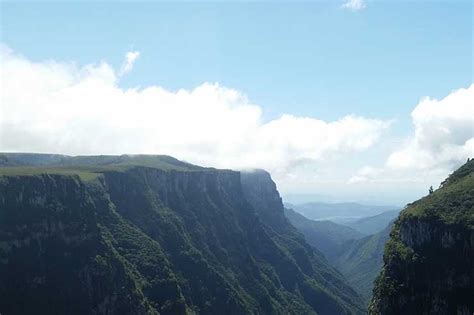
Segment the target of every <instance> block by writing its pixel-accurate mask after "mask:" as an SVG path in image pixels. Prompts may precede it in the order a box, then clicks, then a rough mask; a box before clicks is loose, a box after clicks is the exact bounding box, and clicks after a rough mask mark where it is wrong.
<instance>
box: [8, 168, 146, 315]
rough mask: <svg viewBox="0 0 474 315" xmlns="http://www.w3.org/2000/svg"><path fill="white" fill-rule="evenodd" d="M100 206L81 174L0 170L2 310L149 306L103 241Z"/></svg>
mask: <svg viewBox="0 0 474 315" xmlns="http://www.w3.org/2000/svg"><path fill="white" fill-rule="evenodd" d="M100 210H104V211H105V210H106V209H100ZM98 212H99V209H98V208H97V205H96V204H95V203H94V200H93V196H92V195H91V194H90V193H89V192H88V190H87V188H86V187H85V185H84V184H83V183H82V182H81V181H80V180H79V178H78V177H64V176H58V175H40V176H31V177H24V176H21V177H20V176H18V177H0V296H1V297H2V298H1V299H0V311H1V312H2V313H5V314H31V313H42V312H44V313H46V312H48V310H50V311H53V312H55V313H57V314H67V313H76V314H80V313H122V312H123V313H131V314H135V313H136V314H143V313H146V312H147V310H149V306H148V305H147V303H146V300H145V299H144V296H143V294H142V293H141V291H140V288H139V283H138V282H137V281H136V279H135V278H134V277H133V275H132V270H131V269H130V268H129V266H127V265H126V264H124V262H123V261H122V260H121V257H120V256H119V255H118V254H117V253H116V251H115V250H114V248H113V247H112V246H110V244H107V242H105V239H104V237H103V235H102V233H103V232H102V231H101V228H100V226H99V225H98V220H97V216H98Z"/></svg>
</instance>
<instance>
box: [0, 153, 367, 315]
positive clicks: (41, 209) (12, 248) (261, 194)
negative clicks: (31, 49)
mask: <svg viewBox="0 0 474 315" xmlns="http://www.w3.org/2000/svg"><path fill="white" fill-rule="evenodd" d="M31 159H32V158H31V157H28V163H31V161H30V160H31ZM106 159H107V160H111V161H113V162H111V163H112V164H110V165H109V164H107V163H96V162H97V161H102V160H101V158H99V157H94V158H90V157H89V158H88V159H87V161H88V163H84V165H81V166H80V167H76V168H73V169H71V165H68V166H67V167H59V168H52V166H51V165H49V166H48V167H49V168H48V169H37V168H28V169H24V168H23V167H22V168H18V169H17V168H14V169H13V168H10V169H8V170H5V169H4V170H2V169H1V168H0V296H1V297H2V298H0V313H2V314H3V313H5V314H25V313H51V311H52V310H53V312H56V313H60V314H157V313H160V314H316V313H317V314H360V313H362V312H363V306H362V303H361V300H360V298H359V296H358V295H357V294H356V293H355V292H354V291H353V290H352V289H351V288H350V287H349V286H348V285H347V284H346V283H345V282H344V279H343V278H342V276H341V275H340V274H339V273H338V272H337V271H335V270H334V269H333V268H332V267H330V266H329V265H328V264H327V262H326V261H325V259H324V258H323V257H322V255H321V254H320V253H318V252H317V251H314V250H313V249H312V248H311V247H310V246H309V245H308V244H306V242H305V241H304V239H303V237H302V236H301V235H300V234H298V233H297V232H296V230H295V229H294V228H293V227H292V226H291V225H289V224H288V222H287V221H286V219H285V217H284V215H283V205H282V204H281V199H280V196H279V194H278V191H277V190H276V186H275V184H274V183H273V181H272V180H271V178H270V176H269V175H268V173H266V172H255V173H252V174H246V175H241V173H239V172H234V171H225V170H215V169H204V168H198V167H194V166H190V165H189V164H184V163H183V164H180V163H178V162H176V160H171V159H170V158H169V157H167V158H166V159H164V160H160V159H159V158H156V157H154V159H153V160H148V159H144V158H143V157H141V158H140V159H139V163H138V164H140V165H133V163H132V164H130V163H129V162H130V160H129V159H128V158H127V159H125V160H126V161H127V162H126V163H127V165H126V166H124V164H120V165H119V164H114V163H117V161H118V160H120V161H121V162H120V163H125V162H123V161H124V159H116V158H111V157H106ZM45 160H48V159H45V158H44V157H43V158H42V159H41V161H42V163H43V162H44V161H45ZM53 160H55V161H56V160H57V158H55V159H53ZM64 160H66V162H67V164H72V163H71V162H70V161H69V160H68V159H67V158H66V159H65V158H64V157H61V161H64ZM132 160H133V159H132ZM91 161H93V163H92V162H91ZM144 161H145V162H146V163H145V162H144ZM157 161H158V162H159V163H158V165H159V167H153V165H154V163H156V162H157ZM10 162H11V159H10ZM44 163H46V162H44ZM94 163H95V164H94ZM104 164H107V165H106V166H104ZM142 164H145V165H147V167H144V166H141V165H142ZM85 165H87V166H85ZM98 165H100V167H99V166H98ZM163 165H165V166H166V167H163ZM2 172H3V175H1V174H2ZM15 172H17V173H19V174H20V175H15ZM76 173H77V174H76ZM272 213H273V215H272Z"/></svg>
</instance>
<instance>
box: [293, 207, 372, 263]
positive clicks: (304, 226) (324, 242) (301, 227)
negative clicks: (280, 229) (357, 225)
mask: <svg viewBox="0 0 474 315" xmlns="http://www.w3.org/2000/svg"><path fill="white" fill-rule="evenodd" d="M285 216H286V217H287V218H288V220H289V221H290V223H291V224H292V225H293V226H294V227H296V228H297V229H298V231H300V232H301V233H303V235H304V236H305V238H306V241H307V242H308V243H309V244H310V245H311V246H313V247H315V248H317V249H318V250H320V251H321V252H322V253H323V254H324V255H325V256H326V257H327V258H329V257H331V256H333V255H334V253H335V251H336V250H337V248H338V247H339V246H341V245H342V244H343V243H344V242H346V241H348V240H354V239H360V238H363V237H364V236H365V235H364V234H362V233H360V232H358V231H356V230H354V229H352V228H350V227H348V226H344V225H340V224H337V223H334V222H331V221H314V220H310V219H308V218H306V217H304V216H303V215H301V214H299V213H297V212H295V211H294V210H292V209H288V208H285Z"/></svg>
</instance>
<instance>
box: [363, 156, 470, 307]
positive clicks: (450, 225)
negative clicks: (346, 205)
mask: <svg viewBox="0 0 474 315" xmlns="http://www.w3.org/2000/svg"><path fill="white" fill-rule="evenodd" d="M473 297H474V161H469V162H468V163H467V164H465V165H464V166H462V167H461V168H460V169H459V170H457V171H456V172H454V173H453V174H452V175H451V176H450V177H449V178H448V179H447V180H446V181H445V182H444V183H443V184H442V185H441V187H440V188H439V189H438V190H436V191H435V192H434V193H432V194H430V195H428V196H426V197H425V198H422V199H421V200H419V201H417V202H415V203H413V204H410V205H408V207H407V208H406V209H405V210H404V211H403V212H402V213H401V215H400V217H399V218H398V220H397V221H396V222H395V224H394V227H393V229H392V232H391V235H390V240H389V241H388V242H387V245H386V247H385V254H384V266H383V269H382V272H381V274H380V276H379V278H378V279H377V281H376V285H375V288H374V297H373V299H372V302H371V304H370V307H369V313H370V314H466V315H468V314H472V313H473V312H474V298H473Z"/></svg>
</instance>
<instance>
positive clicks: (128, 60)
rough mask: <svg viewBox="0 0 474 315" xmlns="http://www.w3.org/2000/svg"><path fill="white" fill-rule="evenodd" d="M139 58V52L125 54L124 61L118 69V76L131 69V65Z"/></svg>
mask: <svg viewBox="0 0 474 315" xmlns="http://www.w3.org/2000/svg"><path fill="white" fill-rule="evenodd" d="M138 57H140V52H139V51H129V52H127V53H126V54H125V61H124V63H123V65H122V68H121V69H120V72H119V76H123V75H124V74H126V73H127V72H130V71H131V70H132V69H133V64H134V63H135V61H136V60H137V59H138Z"/></svg>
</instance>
